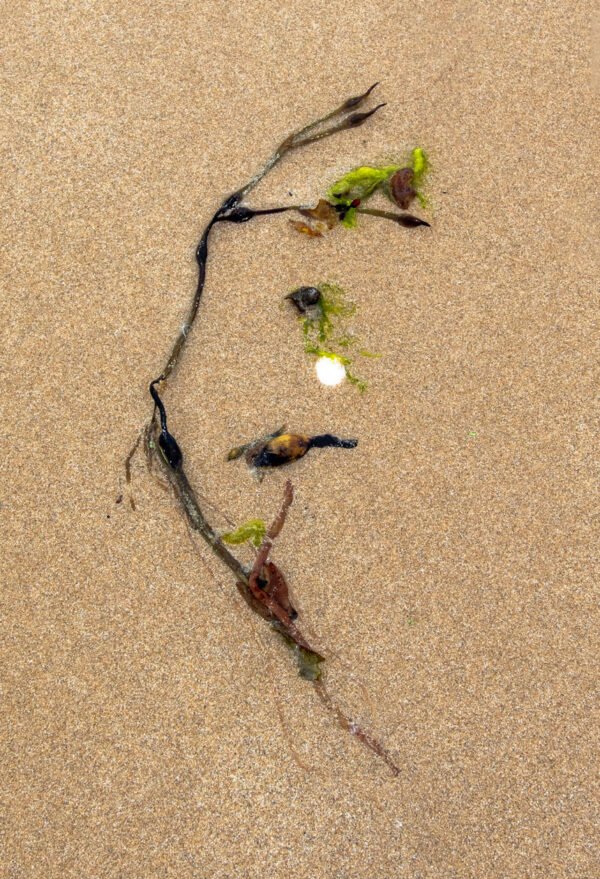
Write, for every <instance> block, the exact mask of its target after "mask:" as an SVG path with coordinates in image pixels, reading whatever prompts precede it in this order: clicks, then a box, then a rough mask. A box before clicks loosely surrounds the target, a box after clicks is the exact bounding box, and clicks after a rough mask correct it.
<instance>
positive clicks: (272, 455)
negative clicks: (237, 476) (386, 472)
mask: <svg viewBox="0 0 600 879" xmlns="http://www.w3.org/2000/svg"><path fill="white" fill-rule="evenodd" d="M357 445H358V440H355V439H341V438H340V437H338V436H334V435H333V434H331V433H322V434H319V435H317V436H308V435H307V434H304V433H279V432H277V433H276V434H274V435H273V434H271V435H270V436H269V437H267V438H266V439H264V438H263V439H262V440H259V441H257V442H254V443H248V444H247V445H246V446H244V447H242V448H246V449H248V451H247V452H246V463H247V464H248V466H249V467H252V468H261V469H264V468H265V467H281V466H282V465H284V464H291V463H293V462H294V461H298V460H299V459H300V458H303V457H304V455H305V454H306V453H307V452H308V451H309V449H324V448H327V447H332V448H336V449H354V448H356V446H357ZM230 460H231V459H230Z"/></svg>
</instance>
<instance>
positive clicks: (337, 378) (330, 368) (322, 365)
mask: <svg viewBox="0 0 600 879" xmlns="http://www.w3.org/2000/svg"><path fill="white" fill-rule="evenodd" d="M315 369H316V372H317V378H318V379H319V381H320V382H321V384H323V385H327V386H328V387H335V385H339V384H340V383H341V382H343V381H344V379H345V378H346V367H345V366H344V364H343V363H342V361H341V360H339V359H338V358H337V357H319V359H318V360H317V363H316V365H315Z"/></svg>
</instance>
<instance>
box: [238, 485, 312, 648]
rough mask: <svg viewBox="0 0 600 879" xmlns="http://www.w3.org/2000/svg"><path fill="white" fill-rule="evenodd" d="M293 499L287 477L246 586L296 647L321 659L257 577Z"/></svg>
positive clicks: (292, 490) (292, 492)
mask: <svg viewBox="0 0 600 879" xmlns="http://www.w3.org/2000/svg"><path fill="white" fill-rule="evenodd" d="M293 499H294V489H293V488H292V483H291V482H290V480H289V479H288V480H287V482H286V484H285V488H284V494H283V502H282V504H281V508H280V510H279V512H278V514H277V516H276V518H275V519H274V521H273V523H272V524H271V526H270V528H269V530H268V531H267V533H266V534H265V538H264V540H263V542H262V544H261V546H260V549H259V550H258V553H257V555H256V558H255V560H254V564H253V566H252V570H251V572H250V576H249V577H248V588H249V589H250V592H251V593H252V595H253V596H254V598H255V599H256V600H257V601H259V602H260V603H261V604H262V605H264V607H266V608H267V610H268V611H269V612H270V614H271V615H272V616H273V617H274V618H275V619H276V620H277V622H278V623H279V624H280V625H281V628H282V629H283V630H284V632H285V634H286V635H288V636H289V637H290V638H291V639H292V641H294V643H295V644H297V645H298V647H302V649H303V650H308V651H309V652H310V653H313V654H315V656H318V657H319V658H321V659H322V658H323V657H321V656H320V654H319V653H318V651H316V650H315V649H314V648H313V647H311V646H310V644H309V643H308V641H307V640H306V639H305V637H304V635H303V634H302V632H301V631H300V629H299V628H298V626H297V625H296V624H295V623H294V621H293V620H292V618H291V617H290V615H289V613H288V612H287V611H286V610H285V608H283V607H282V606H281V605H280V604H279V602H277V601H275V600H274V599H273V598H272V597H271V596H270V595H268V593H266V592H265V591H264V589H261V588H260V585H259V577H260V575H261V573H262V570H263V568H264V566H265V563H266V561H267V559H268V557H269V553H270V552H271V549H272V548H273V541H274V540H275V538H276V537H277V536H278V535H279V534H280V532H281V529H282V528H283V526H284V524H285V520H286V516H287V512H288V510H289V508H290V506H291V504H292V501H293Z"/></svg>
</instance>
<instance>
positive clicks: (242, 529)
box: [221, 519, 267, 548]
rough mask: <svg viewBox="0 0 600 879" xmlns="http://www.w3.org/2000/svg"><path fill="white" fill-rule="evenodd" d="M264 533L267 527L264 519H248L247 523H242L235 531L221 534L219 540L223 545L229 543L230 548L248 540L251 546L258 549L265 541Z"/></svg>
mask: <svg viewBox="0 0 600 879" xmlns="http://www.w3.org/2000/svg"><path fill="white" fill-rule="evenodd" d="M266 533H267V526H266V524H265V521H264V519H248V521H247V522H244V523H243V525H240V526H239V528H236V529H235V531H228V532H227V533H226V534H221V540H222V541H223V542H224V543H229V544H230V545H231V546H239V545H240V544H242V543H246V541H247V540H249V541H250V542H251V543H252V544H253V546H256V547H257V548H258V547H259V546H260V545H261V543H262V542H263V540H264V539H265V534H266Z"/></svg>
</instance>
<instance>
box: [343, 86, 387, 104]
mask: <svg viewBox="0 0 600 879" xmlns="http://www.w3.org/2000/svg"><path fill="white" fill-rule="evenodd" d="M378 85H379V81H378V82H374V83H373V85H372V86H369V88H368V89H367V90H366V92H363V94H362V95H357V96H356V97H355V98H348V100H347V101H346V103H345V104H344V107H343V109H344V110H354V109H355V108H356V107H360V105H361V104H362V102H363V101H364V100H365V99H366V98H368V97H369V95H370V94H371V92H372V91H373V89H374V88H377V86H378Z"/></svg>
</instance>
